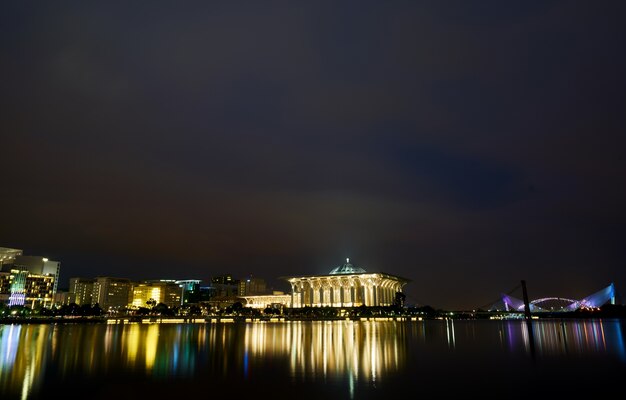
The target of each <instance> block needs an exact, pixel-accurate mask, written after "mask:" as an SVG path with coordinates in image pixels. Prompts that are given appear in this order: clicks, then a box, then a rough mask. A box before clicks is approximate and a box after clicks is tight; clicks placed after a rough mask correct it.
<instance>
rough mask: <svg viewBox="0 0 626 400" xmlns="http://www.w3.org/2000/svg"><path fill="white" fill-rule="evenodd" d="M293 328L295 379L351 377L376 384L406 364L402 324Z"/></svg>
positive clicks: (344, 323)
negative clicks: (297, 377)
mask: <svg viewBox="0 0 626 400" xmlns="http://www.w3.org/2000/svg"><path fill="white" fill-rule="evenodd" d="M290 326H291V329H290V331H291V337H292V340H291V344H290V346H291V349H290V353H291V357H290V367H291V373H292V375H294V376H299V377H316V376H318V375H319V376H323V377H324V378H328V377H336V378H339V377H345V376H346V375H348V376H350V377H351V378H352V380H353V381H354V382H357V381H358V380H360V379H365V380H369V381H376V380H378V379H382V378H383V377H384V376H385V374H388V373H390V372H392V371H395V370H398V369H400V368H402V367H403V366H404V364H405V361H406V360H405V357H406V348H405V346H406V338H405V336H406V335H405V328H406V326H405V325H404V324H403V323H396V322H384V323H380V322H375V321H360V322H355V321H333V322H313V323H308V322H294V323H291V324H290ZM302 349H308V351H302ZM352 380H351V381H352Z"/></svg>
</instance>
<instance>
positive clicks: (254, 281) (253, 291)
mask: <svg viewBox="0 0 626 400" xmlns="http://www.w3.org/2000/svg"><path fill="white" fill-rule="evenodd" d="M265 294H268V291H267V284H266V283H265V279H261V278H252V277H250V278H248V279H242V280H241V281H240V282H239V295H240V296H257V295H265Z"/></svg>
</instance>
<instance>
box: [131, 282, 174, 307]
mask: <svg viewBox="0 0 626 400" xmlns="http://www.w3.org/2000/svg"><path fill="white" fill-rule="evenodd" d="M182 292H183V288H182V287H181V286H180V285H179V284H177V283H175V282H173V281H158V282H145V283H137V284H135V285H134V286H133V296H132V301H131V304H130V305H131V307H135V308H139V307H146V305H147V304H148V300H154V301H155V304H159V303H163V304H165V305H166V306H168V307H170V308H172V307H179V306H180V301H181V297H182Z"/></svg>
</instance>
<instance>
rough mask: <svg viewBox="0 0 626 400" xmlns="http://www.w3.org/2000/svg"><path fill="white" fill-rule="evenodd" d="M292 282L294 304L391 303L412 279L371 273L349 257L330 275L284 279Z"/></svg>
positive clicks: (293, 305) (386, 304)
mask: <svg viewBox="0 0 626 400" xmlns="http://www.w3.org/2000/svg"><path fill="white" fill-rule="evenodd" d="M283 279H285V280H287V281H288V282H289V283H290V284H291V292H292V298H291V304H292V307H294V308H299V307H306V306H309V307H326V306H330V307H359V306H362V305H365V306H390V305H393V304H394V301H395V298H396V293H398V292H400V293H401V292H402V287H403V286H404V285H406V284H407V283H408V282H409V280H408V279H405V278H401V277H399V276H395V275H390V274H387V273H383V272H374V273H368V272H366V271H365V270H364V269H363V268H360V267H357V266H355V265H353V264H351V263H350V259H346V263H345V264H343V265H341V266H338V267H336V268H334V269H333V270H331V271H330V272H329V273H328V274H327V275H308V276H294V277H285V278H283Z"/></svg>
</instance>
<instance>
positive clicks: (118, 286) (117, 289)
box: [91, 276, 133, 312]
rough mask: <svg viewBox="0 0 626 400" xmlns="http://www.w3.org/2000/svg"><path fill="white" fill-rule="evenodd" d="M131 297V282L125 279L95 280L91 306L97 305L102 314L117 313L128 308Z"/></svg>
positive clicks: (107, 278) (100, 277)
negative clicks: (102, 311)
mask: <svg viewBox="0 0 626 400" xmlns="http://www.w3.org/2000/svg"><path fill="white" fill-rule="evenodd" d="M132 295H133V282H131V280H130V279H127V278H112V277H107V276H105V277H102V276H99V277H97V278H96V281H95V282H94V284H93V296H92V298H91V305H92V306H94V305H96V304H98V305H99V306H100V308H101V309H102V310H104V312H112V311H118V310H121V309H123V308H126V307H128V305H129V304H130V303H131V299H132Z"/></svg>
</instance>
